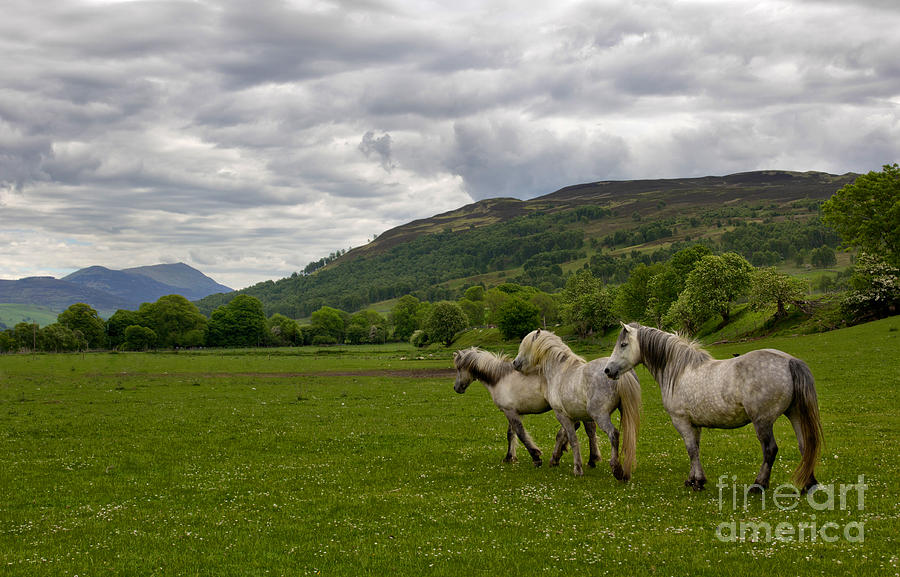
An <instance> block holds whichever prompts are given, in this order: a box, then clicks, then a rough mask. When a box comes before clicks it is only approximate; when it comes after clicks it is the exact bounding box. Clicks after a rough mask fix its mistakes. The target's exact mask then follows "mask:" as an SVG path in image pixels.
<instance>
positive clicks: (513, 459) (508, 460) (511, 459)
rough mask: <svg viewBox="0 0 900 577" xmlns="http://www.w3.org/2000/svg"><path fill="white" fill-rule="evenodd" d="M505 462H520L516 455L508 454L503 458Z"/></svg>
mask: <svg viewBox="0 0 900 577" xmlns="http://www.w3.org/2000/svg"><path fill="white" fill-rule="evenodd" d="M503 462H504V463H518V462H519V459H517V458H516V457H508V456H507V457H504V458H503Z"/></svg>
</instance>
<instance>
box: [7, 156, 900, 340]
mask: <svg viewBox="0 0 900 577" xmlns="http://www.w3.org/2000/svg"><path fill="white" fill-rule="evenodd" d="M606 214H607V213H606V212H605V211H603V210H599V211H582V213H580V214H578V215H577V218H580V219H588V218H603V217H604V216H606ZM564 216H565V215H564ZM553 218H561V217H560V216H559V215H556V216H554V217H553ZM566 218H568V216H567V217H566ZM551 221H552V219H551ZM547 222H548V221H546V220H542V219H541V218H540V217H535V218H532V219H524V220H518V221H516V222H513V223H511V224H509V226H510V227H512V228H513V229H516V230H517V231H518V232H519V233H520V234H522V235H524V237H526V238H532V239H533V240H535V241H536V242H535V244H533V245H532V246H531V247H530V248H527V249H525V248H522V247H521V246H519V247H516V249H515V250H513V248H512V247H511V246H507V245H503V246H506V248H507V250H509V251H511V252H510V254H511V255H512V256H509V255H507V257H508V258H513V259H515V260H517V261H521V262H522V263H525V264H526V266H525V267H524V268H523V270H524V273H523V275H522V276H521V277H518V278H516V279H514V280H516V281H517V282H507V283H504V284H501V285H499V286H495V287H491V288H486V287H484V286H482V285H475V286H469V287H466V288H465V289H463V290H462V291H461V294H457V298H455V299H454V298H453V296H452V295H450V293H449V289H447V292H445V293H440V292H439V291H438V292H436V293H431V294H430V295H427V296H430V297H432V298H425V299H423V298H420V296H417V295H416V294H413V291H410V290H407V291H406V292H405V293H404V294H403V295H402V296H400V298H398V299H397V300H396V303H395V304H394V306H393V307H392V309H391V310H390V312H389V313H388V314H387V315H386V316H385V315H382V314H381V313H379V312H377V311H374V310H370V309H364V310H361V311H359V312H356V313H352V314H351V313H349V312H346V311H345V310H343V309H342V308H338V307H334V306H329V305H327V304H324V303H323V304H320V306H319V307H318V308H317V309H315V310H313V311H312V313H311V314H310V316H309V318H310V322H309V323H304V324H301V323H299V322H297V321H296V320H294V318H292V317H291V316H289V315H286V314H283V313H281V312H275V313H274V314H271V315H270V316H267V315H266V312H265V309H264V306H263V303H262V301H261V300H260V299H258V298H256V297H255V296H252V295H250V294H238V295H237V296H235V297H234V298H232V299H230V300H229V301H228V302H225V303H223V304H220V305H219V306H217V307H215V308H214V309H212V310H211V312H210V313H209V314H208V315H205V314H204V313H202V312H201V310H200V309H199V308H198V306H197V305H196V304H195V303H192V302H190V301H188V300H187V299H185V298H184V297H182V296H179V295H169V296H164V297H161V298H160V299H159V300H157V301H156V302H154V303H144V304H143V305H141V306H140V308H139V309H138V310H137V311H127V310H119V311H117V312H116V313H115V314H113V315H112V316H111V317H110V318H109V319H107V320H103V319H101V318H100V316H99V315H98V313H97V311H95V310H94V309H93V308H92V307H90V306H88V305H86V304H83V303H78V304H74V305H72V306H70V307H69V308H68V309H66V310H65V311H64V312H62V313H61V314H60V315H59V317H58V319H57V322H56V323H53V324H51V325H48V326H46V327H43V328H41V327H38V326H37V325H36V324H33V323H19V324H17V325H16V326H15V327H13V328H12V329H7V330H5V331H3V332H0V351H17V350H41V351H59V352H62V351H73V350H85V349H104V348H108V349H122V350H147V349H153V348H183V347H248V346H249V347H254V346H299V345H327V344H344V343H349V344H360V343H384V342H387V341H389V340H394V341H410V342H412V343H413V344H416V345H419V346H423V345H426V344H429V343H443V344H445V345H449V344H450V343H452V341H453V340H454V337H455V336H456V335H457V333H459V332H460V331H463V330H465V329H467V328H470V327H475V326H485V325H491V326H496V327H498V328H499V329H500V332H501V335H502V336H503V337H504V338H506V339H514V338H520V337H521V336H523V335H524V334H526V333H527V332H528V331H530V330H532V329H534V328H536V327H538V326H544V327H547V326H551V325H555V324H557V323H565V324H567V325H570V326H571V327H572V328H573V330H574V331H575V332H576V333H577V334H579V335H580V336H587V335H589V334H591V333H593V332H596V331H603V330H606V329H608V328H610V327H613V326H615V325H616V324H617V323H618V322H619V321H620V320H629V321H630V320H639V321H641V322H643V323H645V324H651V325H654V326H657V327H661V328H665V329H670V330H680V331H684V332H687V333H695V332H696V331H697V330H698V329H699V328H700V326H701V325H703V324H704V323H707V322H708V321H710V320H711V319H719V322H720V323H721V324H726V323H728V322H729V320H730V317H731V314H732V310H733V307H734V305H735V303H737V302H739V301H746V302H748V303H749V304H750V306H752V307H754V308H758V309H762V308H771V309H773V310H774V311H775V312H774V316H775V317H776V318H778V317H783V316H785V315H786V314H787V312H788V310H789V308H790V307H797V306H801V307H802V306H803V305H804V303H805V299H806V298H807V294H808V288H809V287H807V286H806V284H805V283H804V282H803V281H801V280H798V279H795V278H792V277H790V276H788V275H786V274H782V273H779V272H777V271H776V270H775V268H774V266H769V261H768V260H765V261H763V262H760V261H759V260H758V259H754V258H753V255H758V254H760V253H765V252H769V251H771V252H772V253H776V254H777V255H778V258H782V259H784V258H789V257H793V258H795V259H797V262H801V261H800V259H801V258H807V257H809V258H813V255H818V256H815V258H816V259H820V260H819V261H818V262H819V263H824V264H825V265H830V264H833V263H834V258H835V257H834V249H833V248H831V246H830V245H829V244H827V243H829V242H834V243H835V244H836V243H837V242H840V241H841V240H842V241H843V245H844V246H845V247H846V248H851V249H854V250H856V251H857V253H858V256H857V259H856V263H855V266H854V270H853V273H852V275H851V276H850V277H849V279H848V286H849V290H848V291H847V293H846V295H845V298H844V300H843V303H842V307H843V309H844V311H845V313H846V314H847V316H848V317H851V318H852V319H854V320H866V319H869V318H879V317H883V316H888V315H891V314H896V312H897V307H898V305H900V281H898V276H900V257H898V252H900V168H898V166H897V165H896V164H894V165H886V166H884V168H883V170H882V171H881V172H870V173H869V174H867V175H862V176H860V177H859V178H858V179H857V180H856V181H855V182H854V183H853V184H850V185H847V186H845V187H843V188H842V189H841V190H840V191H838V192H837V193H836V194H835V195H834V196H833V197H832V198H831V199H829V200H828V201H826V202H825V203H824V204H823V205H822V217H821V219H816V222H810V223H806V224H805V225H802V226H801V225H798V224H796V223H795V224H793V225H783V224H777V223H774V222H772V223H765V222H764V223H761V224H748V225H744V226H738V227H734V228H733V229H732V230H731V231H729V234H728V235H723V238H722V241H721V244H720V245H719V247H718V248H720V249H721V248H722V247H726V248H731V249H739V248H740V247H744V251H743V253H742V251H739V250H718V251H715V250H714V248H716V247H715V246H712V244H711V243H709V242H706V243H695V244H689V243H676V244H672V245H670V246H669V247H668V248H665V249H662V248H661V249H658V250H657V251H655V252H653V253H652V254H649V255H648V254H646V253H638V252H636V251H635V252H632V253H631V254H630V255H625V256H624V257H618V258H613V257H611V256H610V255H605V254H603V253H599V254H595V255H594V256H593V257H592V258H591V259H590V260H589V261H588V262H586V263H585V264H584V266H583V267H582V268H581V269H579V270H577V271H574V272H570V273H568V274H565V275H562V274H561V275H560V276H561V278H562V283H561V286H560V287H559V288H558V290H544V289H545V288H547V287H548V286H550V287H551V288H553V286H554V285H552V284H544V285H542V286H533V285H532V284H528V283H527V281H528V280H529V279H530V278H532V276H529V275H534V274H535V273H534V271H541V270H547V269H552V270H554V271H555V269H554V267H556V268H559V264H560V263H561V262H564V260H562V259H565V258H566V257H571V256H573V254H577V252H578V251H579V250H580V249H581V248H582V244H583V238H582V236H580V235H578V234H570V232H571V231H561V230H557V231H555V232H552V231H551V232H547V231H546V230H545V228H544V227H545V226H546V225H547ZM767 226H768V228H767ZM823 226H829V227H831V228H830V229H828V230H827V231H824V232H823V230H822V227H823ZM778 231H781V233H778V234H776V233H777V232H778ZM506 232H509V230H507V231H506ZM770 234H771V236H769V235H770ZM529 235H532V236H530V237H529ZM441 238H443V237H441V236H440V235H438V236H437V237H434V236H433V235H432V236H429V237H425V238H424V239H423V240H422V241H421V242H425V243H429V242H437V240H439V239H441ZM448 238H449V237H448ZM787 239H793V240H787ZM411 244H412V243H411ZM521 244H523V243H522V242H521V241H519V245H521ZM798 247H799V249H798ZM548 248H551V249H552V250H547V249H548ZM407 250H412V249H407ZM554 251H558V252H561V253H562V255H554ZM747 251H749V252H750V255H751V257H750V259H751V260H748V258H747V256H746V253H747ZM792 251H793V252H792ZM816 251H818V252H816ZM801 255H805V256H801ZM408 256H411V255H408ZM460 258H465V257H462V256H461V257H460ZM474 258H478V257H477V255H476V257H474ZM432 260H438V259H432ZM753 260H757V262H756V263H754V262H753ZM754 264H756V265H757V266H754ZM343 268H344V267H337V268H336V269H335V271H341V269H343ZM328 272H329V271H328V270H325V271H320V272H319V273H317V274H316V275H313V277H311V278H314V277H316V276H319V275H323V274H325V273H328ZM559 272H560V273H561V270H560V271H559ZM425 274H433V273H428V271H425ZM522 281H526V282H522ZM272 284H273V285H275V283H272ZM281 286H282V287H284V286H289V285H281ZM408 288H409V287H407V289H408ZM323 300H324V297H323ZM336 300H338V301H340V297H339V296H338V297H336Z"/></svg>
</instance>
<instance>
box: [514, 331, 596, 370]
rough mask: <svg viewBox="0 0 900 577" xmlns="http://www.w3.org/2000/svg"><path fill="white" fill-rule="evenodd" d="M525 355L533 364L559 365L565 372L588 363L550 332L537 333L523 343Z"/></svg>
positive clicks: (539, 365) (537, 365)
mask: <svg viewBox="0 0 900 577" xmlns="http://www.w3.org/2000/svg"><path fill="white" fill-rule="evenodd" d="M523 344H524V345H525V350H524V351H523V352H524V353H525V355H526V356H527V357H528V359H529V360H530V362H531V364H532V365H533V366H536V367H543V366H544V365H545V364H547V363H554V364H556V365H559V366H560V368H562V369H563V370H565V369H568V368H570V367H573V366H578V365H583V364H585V363H587V361H585V360H584V359H583V358H582V357H580V356H578V355H576V354H575V353H574V352H572V349H570V348H569V347H568V345H566V343H564V342H563V340H562V339H561V338H560V337H559V336H558V335H556V334H555V333H552V332H550V331H541V330H538V331H535V332H534V333H533V336H532V337H531V338H529V337H526V338H525V341H523Z"/></svg>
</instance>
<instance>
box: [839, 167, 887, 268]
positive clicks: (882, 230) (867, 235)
mask: <svg viewBox="0 0 900 577" xmlns="http://www.w3.org/2000/svg"><path fill="white" fill-rule="evenodd" d="M822 220H823V221H824V222H825V224H827V225H829V226H831V227H832V228H833V229H834V230H836V231H837V233H838V234H839V235H840V236H841V239H842V240H843V242H844V245H845V246H848V247H854V248H857V249H859V250H860V251H862V252H865V253H868V254H871V255H874V256H880V257H881V258H882V259H883V260H884V261H885V262H887V263H888V264H891V265H894V266H900V166H898V165H897V164H896V163H894V164H886V165H884V167H882V171H881V172H869V173H868V174H864V175H862V176H860V177H859V178H857V179H856V180H855V181H854V182H853V183H852V184H848V185H846V186H845V187H843V188H842V189H840V190H839V191H837V192H836V193H834V196H832V197H831V198H830V199H828V200H827V201H825V203H824V204H823V205H822Z"/></svg>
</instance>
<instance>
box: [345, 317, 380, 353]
mask: <svg viewBox="0 0 900 577" xmlns="http://www.w3.org/2000/svg"><path fill="white" fill-rule="evenodd" d="M386 329H387V320H386V319H385V318H384V317H383V316H381V314H379V313H378V311H374V310H365V311H360V312H358V313H356V314H354V315H351V317H350V322H348V323H347V328H346V340H347V342H348V343H350V344H353V345H358V344H360V343H367V342H368V343H381V342H384V337H385V335H386Z"/></svg>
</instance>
